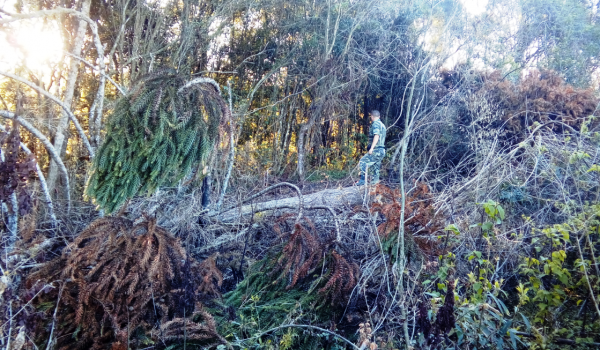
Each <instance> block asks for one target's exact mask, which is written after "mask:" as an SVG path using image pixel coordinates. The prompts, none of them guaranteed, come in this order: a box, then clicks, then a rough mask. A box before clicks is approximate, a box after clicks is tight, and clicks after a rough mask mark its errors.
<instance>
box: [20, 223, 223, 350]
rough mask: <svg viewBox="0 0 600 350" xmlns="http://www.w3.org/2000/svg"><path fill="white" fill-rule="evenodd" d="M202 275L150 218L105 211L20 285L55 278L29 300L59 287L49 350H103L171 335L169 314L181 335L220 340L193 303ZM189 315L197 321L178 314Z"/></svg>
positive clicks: (42, 300)
mask: <svg viewBox="0 0 600 350" xmlns="http://www.w3.org/2000/svg"><path fill="white" fill-rule="evenodd" d="M203 279H204V276H203V275H202V273H201V271H200V268H199V264H198V263H197V262H195V260H193V259H191V258H189V257H188V256H187V254H186V252H185V250H184V249H183V247H182V246H181V244H180V242H179V240H178V239H176V238H175V237H174V236H172V235H171V234H170V233H169V232H167V231H166V230H164V229H163V228H161V227H159V226H157V225H156V221H155V220H153V219H148V218H144V219H142V220H141V221H140V222H139V223H134V222H132V221H130V220H127V219H125V218H114V217H107V218H102V219H99V220H97V221H95V222H93V223H92V224H91V225H90V226H88V227H87V228H86V229H85V230H84V231H83V232H81V234H80V235H79V236H78V237H77V238H76V239H75V241H74V242H73V243H71V244H70V245H69V246H67V248H65V249H64V251H63V253H62V255H61V256H60V257H58V258H56V259H54V260H52V261H51V262H49V263H47V264H46V265H45V266H44V267H43V268H41V269H40V270H38V271H36V272H34V273H33V274H31V275H30V276H29V278H28V281H27V283H28V285H29V286H31V287H34V286H35V284H37V283H39V281H40V280H41V281H44V282H46V283H52V282H55V281H58V283H59V284H60V287H59V288H56V289H55V291H54V292H52V293H48V294H46V295H42V296H40V297H39V298H38V299H37V300H36V301H35V304H36V305H38V306H41V305H44V304H47V303H56V300H57V299H58V296H57V293H59V292H58V291H57V290H62V292H61V293H60V294H59V295H60V301H59V305H58V306H57V307H58V309H57V310H58V311H59V312H58V320H57V321H58V322H57V324H59V325H60V326H59V327H58V332H56V334H57V337H56V339H57V340H56V341H57V343H56V345H57V348H59V349H72V348H82V349H83V348H85V349H105V348H106V347H107V345H109V344H113V345H115V346H117V347H118V346H119V344H129V346H130V347H133V348H135V347H136V346H142V345H143V344H142V343H144V342H146V343H147V342H148V341H152V339H153V338H154V339H156V340H157V341H158V340H160V341H161V342H165V341H166V340H165V339H163V336H164V337H167V338H168V339H171V340H173V339H172V338H173V337H176V332H174V331H172V330H171V328H172V325H173V322H176V320H178V321H177V322H187V324H188V326H189V327H188V329H187V330H186V337H187V339H197V340H202V341H205V340H206V341H208V340H210V342H213V343H214V342H220V341H221V340H220V338H219V337H218V336H217V332H216V329H215V327H214V323H213V321H212V319H211V317H210V315H208V314H206V313H205V312H203V311H202V310H201V307H200V306H199V305H197V304H196V302H197V300H198V299H199V297H200V295H199V294H198V293H196V291H195V288H194V287H195V286H199V285H201V281H202V280H203ZM53 309H54V307H52V308H49V309H48V310H49V311H52V310H53ZM49 311H48V312H49ZM192 314H194V315H196V314H198V315H200V316H202V317H200V318H201V319H202V322H203V323H202V324H199V323H198V324H196V323H195V322H194V321H191V320H187V321H186V320H183V318H184V317H186V316H190V315H192ZM169 322H171V323H169ZM196 331H197V332H196ZM163 332H164V334H163ZM36 334H41V335H47V334H45V332H44V331H43V330H38V332H36ZM165 334H166V335H165ZM167 335H168V336H167ZM144 339H146V340H144ZM138 343H139V344H138Z"/></svg>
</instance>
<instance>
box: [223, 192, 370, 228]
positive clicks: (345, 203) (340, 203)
mask: <svg viewBox="0 0 600 350" xmlns="http://www.w3.org/2000/svg"><path fill="white" fill-rule="evenodd" d="M365 197H366V188H365V186H360V187H356V186H352V187H345V188H335V189H327V190H323V191H319V192H315V193H311V194H308V195H303V196H302V202H303V204H302V205H303V208H307V209H311V208H315V209H326V207H329V208H338V207H353V206H355V205H361V204H362V203H363V201H364V199H365ZM300 206H301V204H300V197H298V196H294V197H288V198H281V199H274V200H270V201H266V202H259V203H251V204H246V205H243V206H238V207H236V208H233V209H229V210H226V211H224V212H222V213H219V214H217V215H215V218H216V219H217V220H219V221H221V222H235V221H239V220H241V219H242V218H243V217H244V216H246V215H250V214H254V213H257V212H265V211H273V214H276V215H281V214H284V213H290V212H298V211H299V210H301V209H300Z"/></svg>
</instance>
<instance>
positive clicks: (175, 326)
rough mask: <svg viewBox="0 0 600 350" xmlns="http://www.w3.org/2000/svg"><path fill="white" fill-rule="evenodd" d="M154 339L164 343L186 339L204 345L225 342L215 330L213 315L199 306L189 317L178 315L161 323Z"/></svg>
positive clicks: (208, 345)
mask: <svg viewBox="0 0 600 350" xmlns="http://www.w3.org/2000/svg"><path fill="white" fill-rule="evenodd" d="M155 341H157V342H159V341H160V342H161V343H164V344H166V345H169V344H172V343H178V342H184V341H186V342H188V343H189V344H194V345H203V346H205V347H210V346H214V345H217V344H224V343H226V341H225V339H223V338H222V337H221V336H220V335H219V333H218V332H217V327H216V324H215V321H214V319H213V317H212V316H211V315H210V314H209V313H208V312H206V311H204V310H203V309H202V308H201V307H200V308H199V309H197V310H196V311H195V312H194V313H193V315H192V316H191V317H189V318H181V317H179V318H175V319H173V320H171V321H169V322H165V323H163V324H162V325H161V326H160V333H157V334H156V335H155Z"/></svg>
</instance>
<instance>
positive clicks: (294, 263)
mask: <svg viewBox="0 0 600 350" xmlns="http://www.w3.org/2000/svg"><path fill="white" fill-rule="evenodd" d="M323 250H324V247H323V245H322V244H321V243H320V242H319V241H318V239H317V238H316V237H315V236H314V235H312V234H311V233H310V231H308V230H307V229H306V228H304V226H302V225H301V224H295V226H294V231H292V233H291V235H290V238H289V240H288V243H287V244H286V245H285V246H284V247H283V250H282V251H281V256H280V257H279V259H277V267H278V268H276V269H275V270H274V271H273V273H276V272H280V275H279V277H278V279H277V280H280V279H281V278H283V277H284V276H288V275H290V274H291V276H292V279H291V282H290V283H289V284H288V286H287V289H291V288H293V287H294V286H295V285H296V283H297V282H298V280H300V279H302V278H304V277H306V275H307V274H308V273H309V271H311V270H313V269H314V268H315V266H316V264H317V263H318V262H319V261H320V258H321V256H322V254H323Z"/></svg>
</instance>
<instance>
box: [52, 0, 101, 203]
mask: <svg viewBox="0 0 600 350" xmlns="http://www.w3.org/2000/svg"><path fill="white" fill-rule="evenodd" d="M81 1H82V3H81V12H82V13H83V14H84V15H86V16H89V14H90V5H91V3H92V0H81ZM86 28H87V23H86V22H85V21H84V20H79V27H78V28H77V34H76V36H75V45H73V51H71V54H73V55H74V56H77V57H79V56H81V49H82V48H83V41H84V39H85V31H86ZM99 59H103V57H100V58H99ZM80 64H81V63H80V62H79V60H77V59H76V58H73V57H71V63H70V66H69V75H68V77H67V86H66V90H65V96H64V99H63V102H64V104H65V105H67V106H69V107H71V105H72V104H73V94H74V92H75V83H76V82H77V74H78V70H79V65H80ZM68 127H69V115H68V114H67V113H66V111H63V112H62V115H61V118H60V120H59V122H58V126H57V127H56V135H55V137H54V148H55V149H56V150H57V151H58V152H60V156H61V157H62V154H63V153H62V150H63V148H64V147H65V145H66V143H67V141H68V139H67V138H66V134H67V131H68V130H67V129H68ZM58 174H59V169H58V164H56V162H51V163H50V170H49V173H48V187H49V189H50V192H51V193H52V192H53V190H54V189H55V188H56V181H57V179H58Z"/></svg>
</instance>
